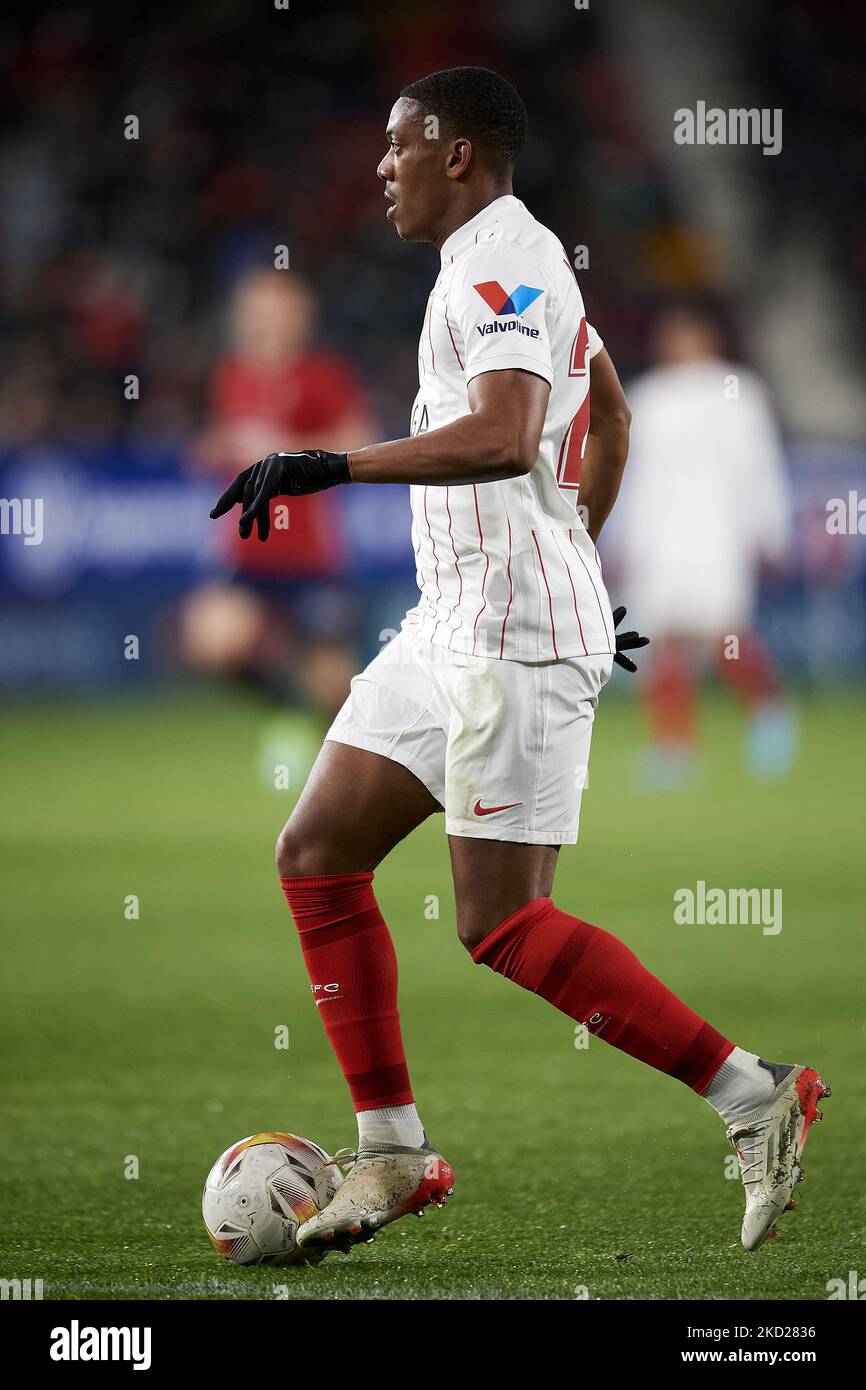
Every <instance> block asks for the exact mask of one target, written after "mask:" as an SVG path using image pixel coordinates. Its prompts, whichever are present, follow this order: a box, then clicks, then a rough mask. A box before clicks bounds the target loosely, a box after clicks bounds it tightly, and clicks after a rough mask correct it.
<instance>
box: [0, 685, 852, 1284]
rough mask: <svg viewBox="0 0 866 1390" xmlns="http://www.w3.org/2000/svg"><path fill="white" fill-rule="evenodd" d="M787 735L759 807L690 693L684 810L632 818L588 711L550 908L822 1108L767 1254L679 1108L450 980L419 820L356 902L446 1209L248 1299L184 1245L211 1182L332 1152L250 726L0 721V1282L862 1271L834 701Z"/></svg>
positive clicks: (701, 1118) (597, 1050)
mask: <svg viewBox="0 0 866 1390" xmlns="http://www.w3.org/2000/svg"><path fill="white" fill-rule="evenodd" d="M801 714H802V728H803V753H802V757H801V760H800V762H799V765H798V767H797V769H796V771H795V773H794V774H793V775H792V776H791V777H790V778H788V779H787V780H785V781H783V782H781V783H779V784H777V785H773V786H767V785H761V784H759V783H756V782H754V781H753V780H751V779H750V778H749V776H748V775H747V773H746V772H745V770H744V765H743V760H742V758H741V754H740V746H741V736H742V720H741V717H740V714H739V712H738V711H737V710H736V709H735V708H733V707H732V706H730V705H728V704H727V703H725V702H723V701H721V700H718V701H715V700H714V701H711V702H710V703H709V704H708V706H707V707H706V710H705V716H704V733H705V744H704V747H705V756H704V762H703V765H702V769H701V773H700V777H699V779H698V781H697V783H696V784H695V785H694V786H693V787H691V788H689V789H688V790H682V791H679V792H668V793H663V794H656V795H652V796H651V795H648V794H646V793H644V792H642V791H641V790H640V788H639V785H638V783H637V780H636V778H635V775H634V767H635V755H636V750H637V748H638V745H639V743H640V741H641V737H642V730H641V724H640V717H639V713H638V711H637V709H636V707H635V706H634V704H633V703H631V702H629V701H626V700H620V699H617V698H615V697H614V696H608V697H607V698H604V697H603V699H602V702H601V707H600V710H599V717H598V720H597V724H596V734H595V745H594V749H593V759H592V767H591V776H590V785H589V788H588V790H587V791H586V793H585V796H584V803H583V825H582V831H581V840H580V843H579V845H578V846H577V848H576V849H566V850H564V851H563V853H562V855H561V863H560V868H559V872H558V876H557V883H556V896H557V898H558V900H559V902H560V903H561V905H562V906H563V907H566V908H568V909H571V910H573V911H575V912H577V913H579V914H580V915H581V916H583V917H585V918H587V919H588V920H590V921H594V922H597V923H599V924H600V925H603V926H605V927H607V928H608V929H609V930H611V931H613V932H615V933H617V934H618V935H620V936H622V937H623V938H624V939H625V940H626V941H627V942H628V943H629V945H630V946H632V948H633V949H634V950H635V951H636V952H637V953H638V955H639V956H640V957H641V959H642V960H643V961H644V963H645V964H646V965H647V966H649V968H650V969H652V970H653V971H654V972H655V973H657V974H659V975H660V976H661V977H662V978H663V979H665V981H666V982H667V983H669V984H670V985H671V987H672V988H674V989H675V990H676V991H677V992H678V993H679V994H680V995H682V997H683V998H685V1000H686V1001H687V1002H689V1003H690V1004H691V1005H692V1006H693V1007H694V1008H695V1009H697V1010H698V1011H699V1012H701V1013H702V1014H704V1015H705V1016H706V1017H707V1018H708V1019H709V1020H710V1021H711V1022H712V1023H714V1024H715V1025H716V1026H717V1027H718V1028H720V1029H721V1030H722V1031H723V1032H725V1033H727V1034H728V1035H730V1036H732V1037H733V1038H734V1039H736V1040H737V1041H739V1042H741V1043H742V1045H744V1046H746V1047H748V1048H750V1049H752V1050H755V1051H759V1052H761V1053H762V1054H764V1055H766V1056H768V1057H770V1058H773V1059H778V1060H787V1061H803V1062H811V1063H813V1064H814V1065H816V1066H818V1067H819V1068H820V1069H821V1070H822V1072H823V1074H824V1076H825V1079H827V1080H828V1081H830V1083H831V1084H832V1086H833V1090H834V1096H833V1099H832V1100H830V1101H829V1102H827V1104H826V1105H825V1121H824V1123H823V1125H822V1126H821V1127H820V1128H816V1129H815V1130H813V1132H812V1135H811V1137H810V1141H809V1145H808V1147H807V1150H806V1162H805V1168H806V1171H807V1175H808V1176H807V1181H806V1182H805V1183H803V1184H802V1185H801V1186H800V1187H799V1189H798V1194H797V1195H798V1200H799V1203H800V1205H799V1209H798V1211H797V1212H796V1213H792V1214H789V1215H788V1216H786V1217H785V1218H784V1220H783V1222H782V1223H781V1230H782V1231H783V1232H784V1235H783V1237H782V1238H780V1239H779V1240H777V1241H775V1242H773V1243H771V1244H769V1245H768V1246H765V1247H764V1248H763V1249H762V1250H760V1251H759V1252H756V1253H755V1254H752V1255H749V1254H747V1253H746V1252H745V1251H743V1250H742V1249H741V1248H740V1245H739V1239H738V1238H739V1226H740V1219H741V1210H742V1193H741V1188H740V1183H739V1180H729V1179H727V1178H726V1176H725V1171H726V1169H725V1162H726V1157H727V1155H728V1153H729V1148H728V1146H727V1144H726V1141H725V1139H724V1133H723V1130H722V1127H721V1124H720V1123H719V1121H718V1120H717V1118H716V1117H715V1115H714V1114H713V1112H712V1111H711V1110H710V1108H709V1106H707V1105H706V1103H705V1102H704V1101H702V1100H700V1099H698V1098H697V1097H695V1096H694V1095H692V1094H691V1092H689V1091H688V1090H686V1089H685V1088H684V1087H682V1086H680V1085H679V1084H678V1083H676V1082H673V1081H671V1080H669V1079H668V1078H666V1077H663V1076H660V1075H658V1074H656V1073H655V1072H652V1071H649V1070H648V1069H646V1068H644V1067H642V1066H641V1065H640V1064H638V1063H637V1062H634V1061H633V1060H631V1059H630V1058H628V1057H625V1056H622V1055H621V1054H619V1053H617V1052H616V1051H614V1050H613V1049H611V1048H609V1047H607V1046H605V1044H604V1043H602V1042H600V1041H598V1040H595V1039H593V1040H591V1042H590V1045H589V1048H588V1049H586V1050H577V1049H576V1048H575V1046H574V1031H575V1030H574V1025H573V1023H572V1022H571V1021H570V1020H569V1019H567V1018H565V1017H563V1016H561V1015H559V1014H557V1013H556V1012H555V1011H554V1010H552V1009H551V1008H550V1007H549V1006H548V1005H547V1004H545V1003H544V1002H543V1001H541V1000H539V999H537V998H535V997H533V996H529V995H526V994H523V993H522V992H521V991H519V990H518V989H517V988H515V987H514V986H512V985H510V984H509V983H507V982H506V981H504V980H501V979H499V978H498V977H496V976H494V975H493V974H492V973H491V972H489V971H486V970H483V969H479V968H477V967H475V966H473V965H472V963H471V961H470V960H469V958H468V956H467V955H466V954H465V952H464V951H463V948H462V947H461V946H460V945H459V943H458V942H457V940H456V936H455V932H454V907H453V898H452V891H451V884H450V878H449V873H448V860H447V850H446V844H445V839H444V830H443V825H442V820H441V818H437V819H435V820H433V821H431V822H429V823H428V824H427V825H426V826H425V827H423V828H422V829H421V831H420V832H418V833H417V834H416V835H415V836H414V837H413V838H412V839H411V841H410V842H408V843H407V844H406V845H405V846H403V847H402V848H400V849H399V850H398V851H397V852H396V853H395V854H394V855H393V856H392V857H391V860H390V861H389V862H388V863H387V864H386V865H385V866H384V867H383V868H382V869H381V870H380V872H379V874H378V876H377V888H378V893H379V898H380V902H381V904H382V907H383V910H384V913H385V916H386V918H387V920H388V921H389V923H390V924H391V927H392V930H393V933H394V936H395V940H396V944H397V950H398V956H399V959H400V967H401V997H400V1002H401V1012H402V1017H403V1021H404V1028H405V1034H406V1042H407V1049H408V1054H409V1062H410V1067H411V1069H412V1075H413V1081H414V1085H415V1092H416V1098H417V1101H418V1105H419V1108H420V1110H421V1113H422V1116H423V1118H424V1121H425V1124H426V1126H427V1129H428V1131H429V1133H430V1134H431V1136H432V1137H433V1139H434V1141H435V1142H436V1144H437V1145H439V1146H440V1147H441V1148H442V1150H443V1151H444V1152H445V1153H446V1154H447V1155H448V1157H449V1158H450V1159H451V1161H452V1162H453V1163H454V1165H455V1168H456V1171H457V1191H456V1195H455V1197H454V1198H453V1199H452V1201H451V1202H450V1203H449V1205H448V1206H447V1208H446V1209H445V1210H444V1211H441V1212H436V1211H434V1212H428V1213H427V1215H426V1216H425V1218H424V1220H423V1221H416V1220H412V1219H405V1220H403V1221H401V1222H398V1223H397V1224H396V1225H394V1226H392V1227H390V1228H388V1230H386V1231H385V1232H383V1233H382V1234H381V1235H380V1237H379V1238H378V1239H377V1240H376V1242H375V1244H373V1245H371V1246H363V1247H361V1248H359V1249H357V1250H356V1251H355V1252H353V1254H352V1255H351V1256H349V1257H348V1258H347V1257H343V1256H340V1255H332V1256H330V1257H329V1258H328V1259H327V1260H326V1261H325V1262H324V1263H323V1264H322V1265H321V1267H319V1268H318V1269H303V1268H301V1269H294V1268H288V1269H276V1270H275V1269H268V1270H266V1271H262V1270H256V1269H238V1268H235V1267H234V1266H232V1265H229V1264H227V1263H225V1262H224V1261H221V1260H220V1259H219V1257H218V1256H217V1255H216V1254H215V1252H214V1251H213V1250H212V1249H211V1247H210V1245H209V1243H208V1241H207V1239H206V1237H205V1234H204V1231H203V1228H202V1225H201V1216H200V1206H199V1203H200V1193H201V1186H202V1182H203V1180H204V1177H205V1174H206V1172H207V1170H208V1168H209V1166H210V1164H211V1163H212V1161H213V1160H214V1159H215V1158H216V1156H217V1154H219V1153H220V1152H221V1151H222V1150H223V1149H224V1148H225V1147H226V1146H227V1145H228V1144H229V1143H230V1142H231V1141H233V1140H235V1139H237V1138H239V1137H240V1136H242V1135H245V1134H248V1133H251V1132H254V1131H258V1130H265V1129H290V1130H294V1131H296V1132H297V1133H299V1134H306V1135H309V1136H310V1137H311V1138H314V1139H316V1140H317V1141H319V1142H320V1143H322V1144H324V1145H325V1146H326V1147H329V1148H331V1149H332V1150H333V1149H335V1148H337V1147H339V1146H343V1145H347V1144H350V1143H351V1142H352V1141H353V1138H354V1124H353V1116H352V1111H351V1107H350V1104H349V1101H348V1097H347V1094H346V1092H345V1089H344V1086H343V1083H342V1079H341V1077H340V1076H339V1073H338V1070H337V1067H336V1064H335V1062H334V1060H333V1058H332V1056H331V1054H330V1051H329V1049H328V1046H327V1043H326V1040H325V1038H324V1034H323V1033H322V1031H321V1029H320V1025H319V1020H318V1018H317V1015H316V1010H315V1009H314V1008H313V1007H312V1004H311V1002H310V995H309V989H308V985H307V980H306V976H305V974H304V971H303V967H302V964H301V959H300V952H299V949H298V946H297V942H296V939H295V934H294V929H293V927H292V924H291V919H290V918H289V915H288V912H287V910H286V908H285V904H284V902H283V900H282V896H281V894H280V891H279V885H278V883H277V881H276V878H275V874H274V870H273V858H272V856H273V842H274V839H275V837H276V834H277V832H278V830H279V828H280V825H281V824H282V821H283V819H284V818H285V815H286V813H287V811H288V809H289V806H290V804H291V802H290V796H289V794H288V793H286V792H282V793H280V792H277V791H273V790H269V789H267V788H265V787H264V786H263V785H262V783H261V781H260V780H259V778H258V774H257V772H256V766H255V764H256V746H257V740H258V737H259V732H260V727H261V723H262V715H261V712H260V711H259V710H258V709H257V708H256V707H255V706H254V705H251V704H249V703H247V702H245V701H243V700H236V699H235V698H234V697H225V698H221V697H220V698H218V697H215V696H212V695H206V696H204V697H201V696H199V695H197V694H190V695H189V696H183V697H180V698H175V699H172V700H170V701H166V702H152V703H150V704H125V705H121V706H98V707H89V708H88V707H84V706H75V705H66V706H58V705H50V704H46V705H44V706H39V707H35V708H34V707H29V708H26V709H25V708H15V709H7V710H6V712H5V715H4V719H3V733H2V743H3V748H2V758H3V765H4V770H5V777H4V781H5V793H4V797H3V802H2V849H3V859H4V871H3V879H4V883H5V887H4V891H3V901H2V917H3V971H4V976H5V990H4V994H5V997H6V1004H5V1006H4V1008H3V1011H2V1019H0V1033H2V1053H3V1057H4V1067H3V1069H2V1083H0V1084H2V1113H3V1116H4V1126H3V1127H4V1132H5V1136H6V1140H5V1145H4V1153H3V1159H4V1161H3V1171H2V1177H0V1183H2V1191H3V1212H4V1216H3V1222H2V1236H0V1240H2V1253H0V1262H2V1263H0V1275H2V1276H4V1277H20V1278H26V1277H31V1278H42V1279H44V1281H45V1297H46V1298H75V1299H89V1298H118V1299H122V1298H135V1297H142V1296H144V1297H147V1298H158V1299H191V1298H215V1299H228V1298H252V1299H262V1298H273V1297H277V1296H287V1297H289V1298H299V1299H317V1298H325V1299H330V1298H346V1297H352V1298H364V1299H367V1298H373V1299H386V1298H424V1299H439V1298H443V1299H444V1298H448V1299H451V1298H459V1299H464V1298H465V1299H486V1298H494V1299H498V1298H526V1297H529V1298H536V1297H537V1298H565V1299H572V1298H575V1297H580V1296H582V1291H583V1290H584V1289H585V1290H586V1291H587V1293H588V1295H589V1297H592V1298H606V1299H607V1298H680V1297H697V1298H755V1299H785V1298H794V1299H823V1298H826V1296H827V1294H826V1285H827V1281H828V1280H829V1279H832V1278H843V1279H847V1277H848V1271H849V1270H850V1269H858V1268H860V1269H861V1273H866V1270H864V1269H862V1266H863V1261H864V1256H863V1248H864V1247H863V1226H862V1221H861V1218H860V1215H859V1211H860V1205H861V1192H860V1187H861V1183H860V1178H859V1174H860V1171H861V1167H862V1139H863V1131H864V1124H863V1115H864V1101H866V1095H864V1066H863V1057H864V1021H863V1020H864V1013H863V1000H864V963H863V962H864V954H863V949H862V935H861V933H862V931H863V921H862V909H861V907H860V906H859V901H860V897H861V895H860V893H859V891H858V890H859V888H860V878H861V874H862V854H861V852H860V851H859V850H858V844H859V842H860V841H861V840H862V788H863V783H864V767H863V738H862V725H863V705H862V702H861V701H860V700H858V699H857V698H855V697H854V696H844V695H839V696H836V697H832V698H831V697H821V698H818V697H811V698H809V699H806V700H804V702H803V703H802V705H801ZM698 879H704V880H705V882H706V883H707V884H710V885H719V886H724V887H729V886H736V887H741V886H742V887H749V886H762V887H769V888H776V887H780V888H781V889H782V890H783V894H784V899H783V901H784V918H783V930H782V931H781V933H780V934H779V935H777V936H769V935H764V934H763V933H762V932H761V929H760V927H758V926H728V927H721V926H692V927H685V926H676V925H674V921H673V894H674V891H675V890H676V889H677V888H678V887H688V886H692V887H694V885H695V883H696V881H697V880H698ZM130 894H136V895H137V896H138V897H139V899H140V916H139V918H138V920H127V919H126V917H125V915H124V903H125V899H126V898H127V896H128V895H130ZM434 895H435V897H437V898H438V900H439V916H438V919H437V918H431V917H430V916H429V915H427V913H425V908H427V904H428V900H429V899H430V898H431V897H432V896H434ZM428 911H429V908H428ZM280 1025H285V1026H286V1027H288V1029H289V1038H290V1046H289V1049H288V1051H286V1050H279V1049H277V1048H275V1046H274V1037H275V1029H277V1028H279V1027H280ZM130 1156H134V1157H135V1158H136V1159H137V1160H138V1165H139V1176H138V1177H137V1178H128V1177H126V1176H125V1170H126V1168H127V1166H128V1162H129V1158H130ZM279 1286H281V1287H282V1289H283V1293H282V1294H280V1293H279V1291H278V1289H279Z"/></svg>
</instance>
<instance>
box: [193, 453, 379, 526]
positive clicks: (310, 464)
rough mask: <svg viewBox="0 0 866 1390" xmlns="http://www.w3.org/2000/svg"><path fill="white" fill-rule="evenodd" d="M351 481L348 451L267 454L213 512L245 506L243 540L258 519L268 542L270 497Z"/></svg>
mask: <svg viewBox="0 0 866 1390" xmlns="http://www.w3.org/2000/svg"><path fill="white" fill-rule="evenodd" d="M351 481H352V477H351V474H350V472H349V463H348V459H347V456H346V454H329V453H328V452H327V450H325V449H301V450H299V451H298V452H297V453H293V454H267V455H266V456H265V457H264V458H263V459H259V461H258V463H254V464H253V465H252V467H251V468H245V469H244V470H243V472H242V473H239V474H238V476H237V477H236V478H235V480H234V482H233V483H232V484H231V485H230V486H229V487H227V488H226V490H225V492H224V493H223V495H222V497H221V498H220V499H219V501H218V502H217V504H216V506H215V507H213V508H211V513H210V514H211V517H212V518H214V519H215V518H216V517H218V516H224V515H225V513H226V512H228V511H231V509H232V507H234V506H237V505H240V506H241V507H242V508H243V510H242V512H241V516H240V520H239V522H238V533H239V535H240V537H241V540H247V539H248V538H249V536H250V535H251V534H252V529H253V522H255V523H256V526H257V528H258V533H259V540H260V541H266V540H267V538H268V533H269V532H270V529H271V518H270V507H271V498H273V497H303V496H305V495H306V494H307V493H310V492H322V491H323V490H324V489H325V488H328V487H334V486H335V485H336V484H337V483H349V482H351Z"/></svg>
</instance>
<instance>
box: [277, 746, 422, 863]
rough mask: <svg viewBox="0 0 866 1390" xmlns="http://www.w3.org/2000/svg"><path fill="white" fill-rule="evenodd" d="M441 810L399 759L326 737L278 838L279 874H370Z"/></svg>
mask: <svg viewBox="0 0 866 1390" xmlns="http://www.w3.org/2000/svg"><path fill="white" fill-rule="evenodd" d="M441 809H442V808H441V806H440V805H439V803H438V802H437V801H436V799H435V798H434V797H433V796H432V795H431V793H430V792H429V791H428V790H427V788H426V787H425V786H424V783H423V782H420V781H419V780H418V778H417V777H416V776H415V775H414V773H412V772H410V771H409V770H408V768H405V767H403V766H402V764H401V763H398V762H395V761H394V760H393V759H391V758H386V757H383V756H382V755H381V754H379V753H370V752H368V751H367V750H366V749H364V748H354V747H351V746H350V745H349V744H346V743H336V742H333V741H331V740H327V741H326V742H325V743H324V744H323V745H322V750H321V752H320V753H319V756H318V757H317V759H316V761H315V763H314V765H313V769H312V771H311V773H310V775H309V777H308V778H307V784H306V786H305V787H304V790H303V792H302V793H301V796H300V799H299V800H298V803H297V805H296V806H295V809H294V810H293V812H292V814H291V816H290V817H289V819H288V822H287V824H286V826H285V828H284V829H283V831H282V832H281V834H280V837H279V839H278V840H277V868H278V869H279V872H280V874H281V875H282V876H283V877H284V878H288V877H293V876H302V875H303V876H307V875H310V874H352V873H363V872H368V871H370V870H372V869H375V868H376V865H377V864H380V863H381V861H382V860H383V859H384V858H385V856H386V855H387V854H389V853H390V851H391V850H392V849H393V848H394V846H395V845H397V844H399V843H400V841H401V840H403V839H405V837H406V836H407V835H408V834H410V833H411V831H413V830H414V829H415V827H416V826H417V825H420V824H421V822H422V821H424V820H426V819H427V817H428V816H429V815H432V814H433V812H434V811H440V810H441Z"/></svg>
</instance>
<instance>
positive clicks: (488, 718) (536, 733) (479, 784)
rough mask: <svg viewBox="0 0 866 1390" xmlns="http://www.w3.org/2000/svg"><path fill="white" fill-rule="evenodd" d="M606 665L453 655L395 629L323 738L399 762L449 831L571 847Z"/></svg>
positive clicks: (602, 661) (606, 659) (599, 660)
mask: <svg viewBox="0 0 866 1390" xmlns="http://www.w3.org/2000/svg"><path fill="white" fill-rule="evenodd" d="M612 665H613V657H612V656H611V655H609V654H605V655H602V656H589V657H580V658H577V657H574V658H570V659H568V660H564V661H542V662H537V663H529V662H521V661H502V660H498V659H492V658H489V657H482V656H472V655H463V654H461V653H457V652H449V651H448V650H447V648H444V647H440V646H434V645H433V643H432V642H429V641H426V640H425V639H423V638H420V637H418V636H417V635H415V634H414V633H413V632H412V631H411V629H407V628H405V627H404V628H403V629H402V631H401V632H399V633H398V634H397V636H396V637H394V638H393V640H392V641H390V642H389V643H388V644H387V646H385V647H383V649H382V651H381V652H380V653H379V654H378V656H376V657H375V658H374V660H373V661H371V662H370V665H369V666H368V667H367V668H366V670H364V671H362V672H361V674H360V675H358V676H355V678H354V679H353V681H352V688H351V691H350V694H349V697H348V699H347V700H346V702H345V704H344V705H343V708H342V709H341V710H340V712H339V714H338V715H337V717H336V719H335V720H334V722H333V724H332V725H331V727H330V729H329V730H328V733H327V734H326V738H328V739H332V740H333V741H334V742H336V743H348V744H351V745H352V746H353V747H355V748H366V749H368V750H369V751H370V752H372V753H380V754H382V755H383V756H384V757H386V758H393V759H394V761H395V762H398V763H402V764H403V766H404V767H407V768H408V769H409V771H410V772H413V773H414V774H415V776H416V777H417V778H419V780H420V781H422V782H423V783H424V785H425V787H427V788H428V790H429V791H430V792H431V793H432V794H433V796H434V797H435V798H436V800H437V801H438V802H439V804H440V806H442V807H444V810H445V829H446V831H447V833H448V834H449V835H465V836H471V837H473V838H475V839H479V840H512V841H515V842H517V843H519V844H527V845H573V844H574V843H575V841H576V840H577V830H578V820H579V816H580V798H581V793H582V791H583V788H584V786H585V785H586V780H587V767H588V764H589V745H590V739H591V736H592V721H593V718H594V716H595V707H596V705H597V704H598V696H599V692H600V690H601V688H602V686H603V685H604V684H605V683H606V681H607V680H608V679H609V677H610V673H611V669H612Z"/></svg>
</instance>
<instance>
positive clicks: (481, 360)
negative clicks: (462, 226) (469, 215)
mask: <svg viewBox="0 0 866 1390" xmlns="http://www.w3.org/2000/svg"><path fill="white" fill-rule="evenodd" d="M452 312H453V313H454V314H455V315H456V318H457V322H458V325H459V328H460V332H461V334H462V337H463V342H464V346H465V353H466V357H465V369H466V381H467V384H468V383H469V382H470V381H471V380H472V378H473V377H476V376H480V375H481V374H482V373H483V372H497V371H504V370H506V369H508V368H518V369H521V370H523V371H526V372H534V373H535V374H536V375H537V376H540V377H543V378H544V380H545V381H546V382H548V383H549V384H550V385H553V364H552V361H551V355H550V333H551V328H552V326H553V323H554V321H555V317H556V303H555V290H554V287H553V285H552V283H551V282H550V280H549V278H548V276H547V273H546V272H545V270H544V267H543V265H542V264H541V262H540V261H539V260H537V259H536V257H535V256H531V255H528V254H527V253H526V252H525V251H522V250H521V249H520V247H518V246H510V245H508V244H505V243H502V242H493V243H492V244H490V245H488V246H479V247H478V249H477V250H476V251H473V252H472V254H471V255H470V256H469V257H468V260H467V264H466V267H465V269H464V270H463V272H462V274H461V276H460V278H459V280H458V283H457V285H456V286H455V298H454V300H453V301H452Z"/></svg>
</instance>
